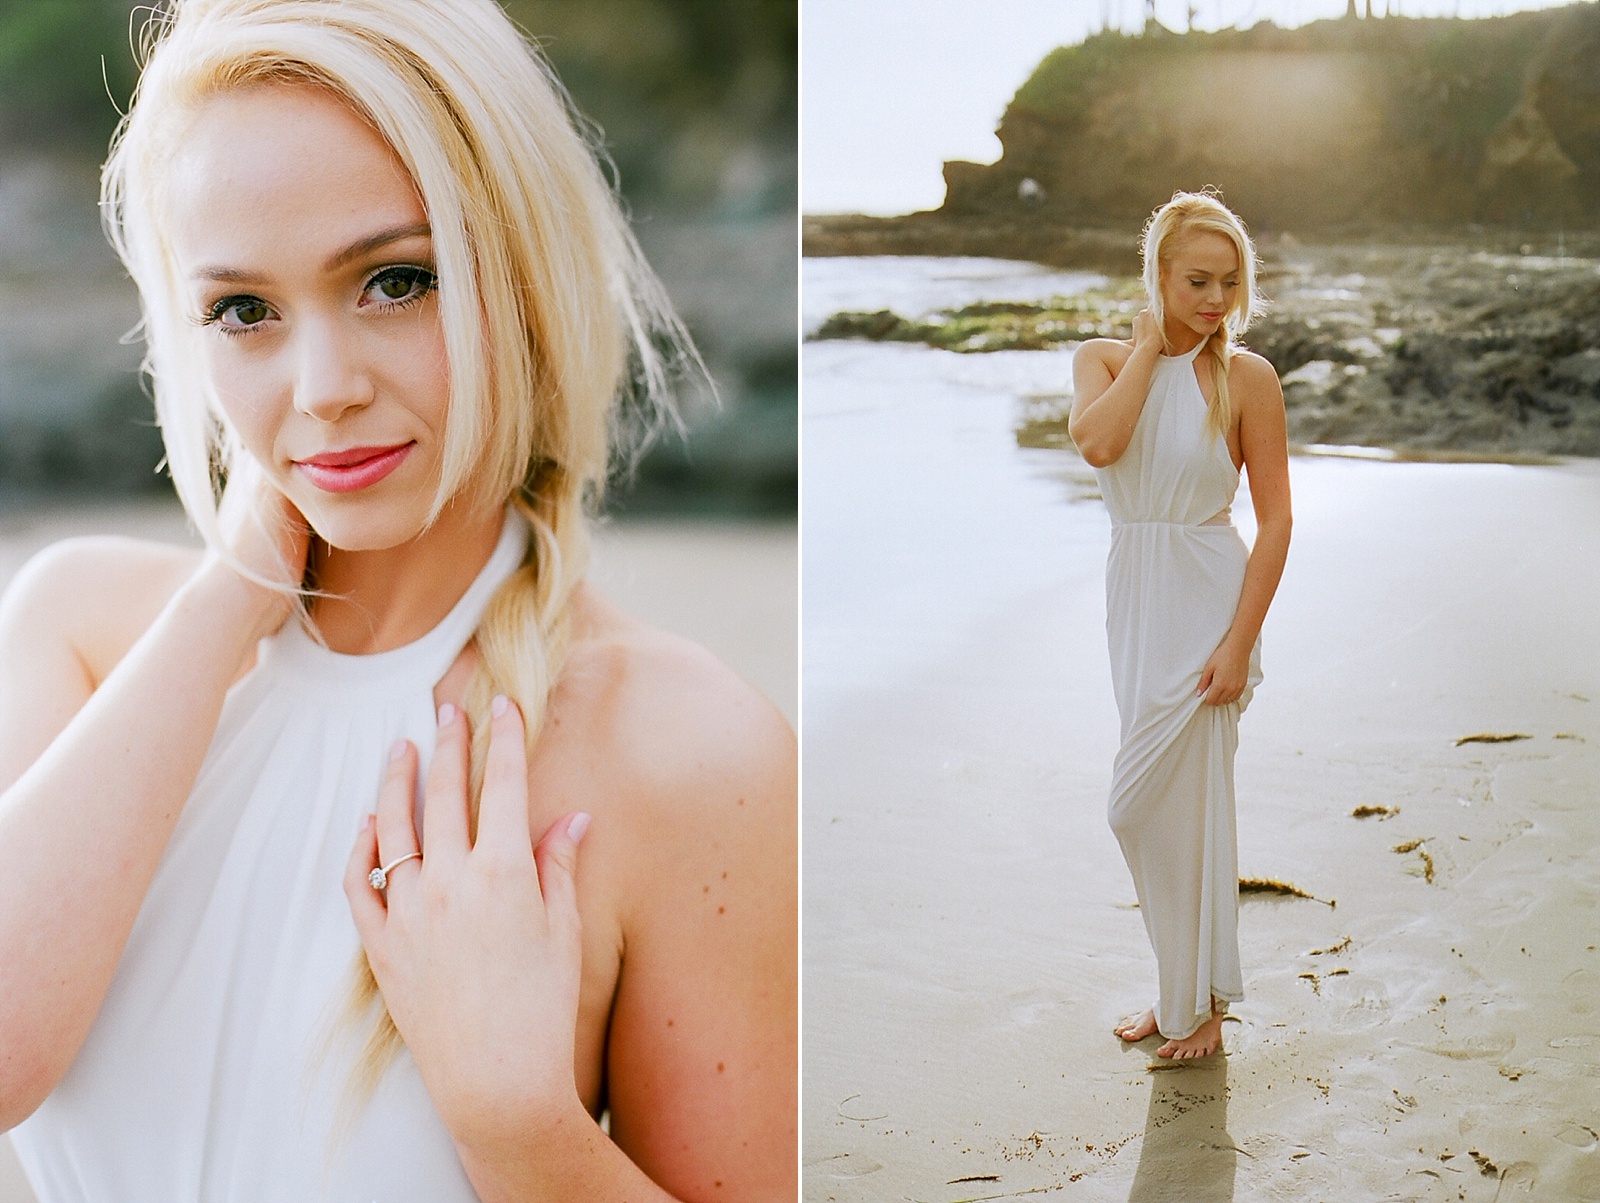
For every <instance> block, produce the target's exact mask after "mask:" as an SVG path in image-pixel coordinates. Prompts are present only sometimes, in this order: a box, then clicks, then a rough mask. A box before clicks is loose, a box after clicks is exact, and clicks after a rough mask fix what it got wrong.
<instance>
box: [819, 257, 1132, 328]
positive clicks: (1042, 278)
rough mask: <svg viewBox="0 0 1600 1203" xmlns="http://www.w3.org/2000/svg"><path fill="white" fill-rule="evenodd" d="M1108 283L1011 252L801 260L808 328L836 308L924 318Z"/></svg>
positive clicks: (1071, 292) (1067, 293)
mask: <svg viewBox="0 0 1600 1203" xmlns="http://www.w3.org/2000/svg"><path fill="white" fill-rule="evenodd" d="M1105 282H1106V279H1105V277H1104V276H1098V275H1095V274H1094V273H1093V272H1067V271H1061V270H1059V269H1057V268H1053V267H1045V266H1043V265H1042V264H1038V263H1022V262H1018V261H1016V260H1012V259H982V258H976V257H970V256H968V257H961V256H951V257H949V258H941V257H936V256H931V255H867V256H861V257H859V258H855V257H851V258H837V259H806V260H804V262H803V268H802V271H801V278H800V315H801V323H802V325H803V327H804V329H805V332H806V333H807V334H808V335H809V334H811V333H812V332H813V331H815V330H816V329H817V327H818V326H820V325H822V323H823V322H824V321H825V320H826V319H827V318H828V317H829V316H830V315H832V314H835V313H838V312H839V311H841V310H859V311H863V312H868V313H871V312H875V311H877V310H879V309H892V310H894V311H895V312H896V313H898V314H899V315H900V316H901V317H907V318H916V317H925V316H926V315H928V314H930V313H937V312H940V311H943V310H948V309H958V308H960V307H961V306H963V305H971V304H973V303H974V302H976V301H1048V300H1049V299H1050V298H1051V297H1065V296H1073V295H1074V294H1076V293H1080V292H1083V291H1085V290H1087V289H1090V288H1095V287H1097V286H1099V285H1102V284H1104V283H1105Z"/></svg>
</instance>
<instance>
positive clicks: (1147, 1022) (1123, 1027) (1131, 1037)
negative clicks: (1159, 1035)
mask: <svg viewBox="0 0 1600 1203" xmlns="http://www.w3.org/2000/svg"><path fill="white" fill-rule="evenodd" d="M1111 1030H1112V1031H1113V1032H1115V1033H1116V1034H1117V1035H1118V1036H1121V1037H1122V1038H1123V1039H1124V1040H1126V1041H1127V1042H1128V1043H1129V1044H1132V1043H1134V1042H1135V1041H1138V1040H1143V1039H1144V1038H1145V1037H1146V1036H1154V1035H1155V1034H1156V1013H1155V1010H1154V1009H1151V1010H1148V1011H1146V1012H1145V1013H1144V1014H1143V1015H1139V1016H1136V1017H1134V1018H1133V1019H1124V1020H1123V1021H1122V1022H1121V1023H1119V1024H1118V1025H1117V1026H1116V1027H1114V1028H1112V1029H1111Z"/></svg>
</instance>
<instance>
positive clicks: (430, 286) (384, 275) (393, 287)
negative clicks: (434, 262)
mask: <svg viewBox="0 0 1600 1203" xmlns="http://www.w3.org/2000/svg"><path fill="white" fill-rule="evenodd" d="M437 284H438V280H437V279H436V278H435V276H434V274H433V273H432V272H431V271H429V270H428V269H427V268H425V267H386V268H384V269H383V270H382V271H381V272H379V273H378V274H377V275H375V276H373V277H372V279H371V280H369V281H368V282H367V287H366V290H365V294H364V295H365V298H366V300H367V301H368V302H369V303H371V302H376V303H377V304H379V305H390V306H392V305H405V304H408V303H410V302H412V301H420V300H421V299H422V298H423V297H425V296H427V295H428V294H429V293H430V292H432V291H433V290H434V288H435V287H436V286H437Z"/></svg>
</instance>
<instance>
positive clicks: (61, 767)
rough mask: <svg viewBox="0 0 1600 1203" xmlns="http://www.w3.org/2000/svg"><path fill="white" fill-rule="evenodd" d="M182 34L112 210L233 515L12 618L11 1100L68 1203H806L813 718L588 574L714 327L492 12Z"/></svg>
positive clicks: (7, 703) (152, 358)
mask: <svg viewBox="0 0 1600 1203" xmlns="http://www.w3.org/2000/svg"><path fill="white" fill-rule="evenodd" d="M152 40H153V45H152V46H151V47H150V48H149V51H148V59H147V62H146V65H145V67H144V70H143V74H142V77H141V81H140V84H139V90H138V93H137V95H136V97H135V101H134V104H133V106H132V109H131V110H130V112H129V115H128V117H127V118H126V120H125V121H124V123H123V126H122V128H121V129H120V130H119V133H118V136H117V140H116V142H115V144H114V146H113V150H112V155H111V158H110V160H109V162H108V164H107V167H106V172H105V196H104V210H105V215H106V220H107V223H108V227H109V229H110V231H111V234H112V237H113V240H114V242H115V243H116V245H117V248H118V250H119V251H120V253H121V254H122V256H123V259H124V261H125V262H126V264H127V266H128V269H129V271H130V272H131V273H132V275H133V277H134V279H135V281H136V282H137V284H138V286H139V290H140V294H141V297H142V300H143V309H144V330H145V334H146V337H147V340H148V350H149V354H148V359H147V367H148V369H149V372H150V375H151V378H152V382H153V386H154V393H155V398H156V407H157V414H158V417H159V419H160V422H161V427H162V432H163V436H164V438H165V440H166V446H167V457H168V462H169V464H170V467H171V471H172V474H173V479H174V481H175V483H176V485H177V488H178V492H179V494H180V495H181V497H182V499H183V502H184V504H185V506H186V507H187V509H188V511H189V514H190V516H191V518H192V519H193V521H194V523H195V525H196V527H197V528H198V529H199V530H200V531H201V533H202V534H203V535H204V537H205V541H206V545H207V550H206V551H205V552H204V553H191V552H189V551H185V550H178V549H173V548H167V547H156V546H150V545H145V544H139V543H133V542H126V541H111V540H86V541H74V542H71V543H67V544H63V545H59V546H57V547H56V548H54V549H52V550H50V551H48V552H46V553H45V554H43V555H42V556H40V557H39V558H38V559H37V560H36V561H35V562H33V563H32V564H31V565H30V566H29V567H28V568H27V569H26V570H25V571H24V573H23V574H22V575H21V576H20V577H19V578H18V580H17V582H16V583H15V585H14V587H13V588H12V589H11V590H10V591H9V593H8V595H7V596H6V598H5V601H4V605H3V607H0V788H3V790H4V792H3V794H0V966H3V969H0V1129H4V1128H12V1127H13V1126H15V1125H20V1126H17V1127H16V1129H15V1131H14V1133H13V1136H14V1138H15V1140H16V1144H17V1147H18V1150H19V1153H20V1155H21V1157H22V1161H23V1164H24V1166H25V1167H26V1169H27V1171H28V1174H29V1177H30V1179H31V1181H32V1182H33V1184H34V1187H35V1189H36V1191H37V1192H38V1194H39V1196H40V1198H41V1200H42V1203H64V1201H67V1200H110V1199H160V1200H163V1201H164V1203H200V1201H202V1200H203V1201H204V1203H220V1201H228V1200H231V1201H237V1203H246V1201H249V1203H261V1201H263V1200H285V1201H290V1200H293V1201H295V1203H303V1201H306V1200H313V1199H330V1200H340V1201H343V1200H360V1201H362V1203H365V1201H367V1200H382V1201H384V1203H392V1201H403V1200H418V1201H426V1203H451V1201H457V1200H459V1201H466V1200H473V1199H481V1200H485V1201H490V1200H518V1201H528V1200H550V1201H562V1203H570V1201H571V1200H576V1199H582V1200H592V1201H597V1203H601V1201H605V1200H623V1199H627V1200H630V1201H631V1203H645V1201H648V1200H668V1199H682V1200H700V1201H706V1200H714V1199H715V1200H722V1199H739V1200H777V1199H786V1200H787V1199H792V1198H793V1196H794V1190H795V1180H796V1168H795V1102H796V1100H795V1079H796V1072H797V1067H796V1057H795V1041H796V1031H795V1020H794V1011H795V1007H796V984H795V968H796V965H795V912H794V908H795V885H796V883H795V871H796V856H795V847H794V834H795V815H794V790H795V784H796V777H795V762H794V745H793V739H792V735H791V733H790V732H789V730H788V728H787V726H786V724H784V722H783V721H782V719H781V718H780V717H779V716H778V715H777V714H776V712H775V711H774V710H773V709H772V708H771V707H770V706H769V705H768V704H767V703H765V702H764V701H763V700H762V699H761V698H759V697H758V696H757V695H756V694H755V693H754V692H753V691H752V690H751V689H749V688H748V687H747V686H745V685H744V684H742V683H741V682H740V681H739V680H737V679H736V678H735V677H734V676H733V675H732V674H731V673H730V672H729V671H728V670H727V669H725V668H723V667H722V666H721V665H719V664H717V663H716V662H714V661H713V660H712V659H711V658H710V657H709V656H708V655H707V654H706V653H705V652H703V651H702V650H700V649H698V648H696V647H693V646H691V645H688V644H685V643H683V642H682V641H679V640H677V639H674V638H672V637H669V636H667V635H664V634H662V633H660V632H657V631H653V630H650V629H647V628H645V627H643V626H641V625H640V624H639V623H637V622H634V621H632V620H630V619H629V618H628V617H626V616H625V615H623V614H621V613H619V612H617V611H616V610H615V609H613V608H612V607H611V606H609V605H608V604H607V603H606V602H605V601H604V600H603V599H602V598H600V597H599V596H597V595H596V594H595V593H594V591H593V590H592V589H590V588H589V587H588V586H587V585H586V584H585V583H584V562H585V548H586V518H585V507H586V505H588V504H590V503H592V501H593V500H594V498H595V497H596V495H597V494H598V492H599V490H600V489H601V487H602V485H603V483H604V480H605V476H606V469H607V459H608V446H609V432H610V430H611V427H612V424H613V422H612V419H613V415H614V412H615V403H616V401H617V400H618V398H619V396H621V395H623V394H624V393H626V392H628V391H629V389H630V388H631V389H632V390H633V391H634V393H635V395H636V396H642V397H644V398H645V399H646V400H647V401H660V399H661V395H662V391H663V387H664V385H665V382H666V379H667V375H668V371H669V368H670V367H671V364H670V363H669V362H667V360H666V357H667V356H668V351H667V348H670V347H672V346H673V345H677V346H678V347H679V348H680V349H681V348H682V347H683V346H684V345H685V344H684V343H683V339H682V332H681V329H680V328H679V327H678V325H677V323H676V321H675V320H674V319H673V318H672V316H671V313H670V309H669V308H668V306H667V304H666V302H665V300H664V299H663V297H662V295H661V293H660V290H659V286H658V285H657V284H656V283H655V281H654V278H653V277H652V276H651V274H650V272H649V270H648V268H647V267H646V266H645V264H644V262H643V260H642V259H641V257H640V255H639V253H638V250H637V248H636V246H635V244H634V242H633V239H632V237H631V235H630V233H629V232H628V230H627V227H626V224H625V222H624V221H623V219H622V217H621V214H620V211H619V209H618V206H617V203H616V201H615V199H614V197H613V196H612V194H611V192H610V191H609V189H608V188H607V186H606V183H605V181H604V177H603V175H602V174H601V172H600V170H599V168H598V166H597V164H596V161H595V156H594V153H593V152H592V150H591V149H590V147H589V146H588V145H587V144H586V143H585V141H584V140H583V138H582V137H580V136H579V134H578V133H577V132H576V130H575V127H574V124H573V119H572V118H571V117H570V115H569V113H568V110H567V107H566V104H565V101H564V97H563V94H562V93H561V92H560V90H559V87H558V86H557V85H556V84H555V83H554V81H553V80H552V79H551V78H550V76H549V75H548V73H547V72H546V70H545V68H544V67H543V65H542V63H541V61H540V60H539V58H538V57H537V55H536V54H535V53H534V52H533V51H532V49H531V48H530V47H529V46H528V45H527V44H526V43H525V42H524V41H523V40H522V39H521V38H520V37H519V36H518V35H517V34H516V32H515V31H514V29H513V27H512V26H511V25H510V23H509V22H508V21H507V20H506V18H505V17H504V15H503V14H502V13H501V12H500V10H499V9H498V7H497V6H496V5H495V4H494V3H492V0H429V2H428V3H426V4H422V3H409V2H408V3H396V2H395V0H176V2H175V3H173V4H172V5H170V6H169V8H168V10H167V11H166V12H165V14H164V16H163V17H162V18H161V19H160V20H159V22H158V23H157V25H156V28H155V35H154V37H153V39H152ZM219 500H220V504H219ZM374 810H375V817H374V814H373V812H374ZM602 1116H605V1117H607V1118H606V1122H605V1124H604V1126H603V1125H602V1123H601V1122H600V1121H601V1117H602Z"/></svg>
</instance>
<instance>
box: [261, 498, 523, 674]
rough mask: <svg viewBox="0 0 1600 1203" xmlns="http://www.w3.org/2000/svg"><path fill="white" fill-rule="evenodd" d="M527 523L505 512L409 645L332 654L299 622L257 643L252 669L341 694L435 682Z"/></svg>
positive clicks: (513, 556) (517, 558) (474, 622)
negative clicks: (468, 579) (441, 611)
mask: <svg viewBox="0 0 1600 1203" xmlns="http://www.w3.org/2000/svg"><path fill="white" fill-rule="evenodd" d="M529 533H530V532H529V530H528V524H527V520H526V519H524V518H523V517H522V515H521V514H519V513H517V512H516V510H514V509H510V508H508V509H507V510H506V516H505V520H504V522H503V523H502V525H501V528H500V538H499V540H498V542H496V544H495V548H494V550H493V551H492V552H490V553H489V558H488V560H487V561H485V563H484V565H483V567H482V568H480V569H479V570H478V574H477V576H475V577H474V578H473V579H472V583H471V584H470V585H468V586H467V589H466V592H464V593H463V594H462V595H461V597H460V598H459V599H458V600H457V601H456V603H455V605H453V606H452V607H450V610H449V612H448V613H447V614H446V615H445V616H444V617H443V618H442V619H440V620H439V622H438V624H437V625H435V626H434V627H433V629H431V630H430V631H428V632H427V633H425V634H423V635H421V636H420V637H418V638H417V639H414V640H412V641H411V642H410V643H406V644H402V645H401V646H400V647H396V648H390V649H388V650H387V651H382V652H367V653H350V652H336V651H334V650H332V649H331V648H327V647H324V646H323V645H322V644H320V643H318V642H317V641H316V640H315V639H314V638H312V636H311V633H310V632H309V631H308V630H307V629H306V628H305V625H304V622H303V620H302V621H299V622H297V621H293V620H291V621H289V622H286V623H284V625H283V627H282V629H281V630H279V632H278V633H277V634H276V635H272V636H269V637H268V638H266V639H264V640H262V641H261V644H260V647H259V649H258V657H257V662H256V670H255V672H252V673H251V674H250V675H251V676H255V675H256V673H257V672H263V673H266V674H268V675H270V676H271V677H273V679H274V683H275V684H284V685H291V686H303V687H305V688H308V689H312V690H315V691H317V692H319V693H327V692H328V691H329V690H330V689H331V690H337V691H339V692H341V693H345V692H348V691H350V690H352V689H353V690H359V691H365V690H366V689H369V688H371V687H376V686H382V687H384V688H386V689H387V688H392V687H394V686H396V685H397V684H399V683H400V682H401V681H402V680H406V681H409V682H411V683H412V684H413V685H417V684H422V683H426V684H428V685H429V686H430V687H431V686H432V685H433V684H435V683H437V681H438V679H439V678H440V677H442V676H443V675H444V674H445V673H446V672H447V671H448V670H449V668H450V666H451V665H452V664H454V663H455V661H456V657H457V656H459V655H460V654H461V649H462V648H463V647H465V646H466V644H467V640H468V639H470V638H471V637H472V633H473V632H474V631H475V630H476V629H477V627H478V622H479V621H480V620H481V619H482V617H483V611H484V610H485V609H486V608H487V606H488V604H489V599H490V598H491V597H493V596H494V593H495V590H497V589H498V588H499V587H500V585H501V584H502V583H504V582H505V580H506V579H507V578H508V577H510V576H511V574H512V573H513V572H515V571H516V570H517V568H518V566H519V565H521V563H522V560H523V557H524V556H525V555H526V554H527V547H528V537H529Z"/></svg>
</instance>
